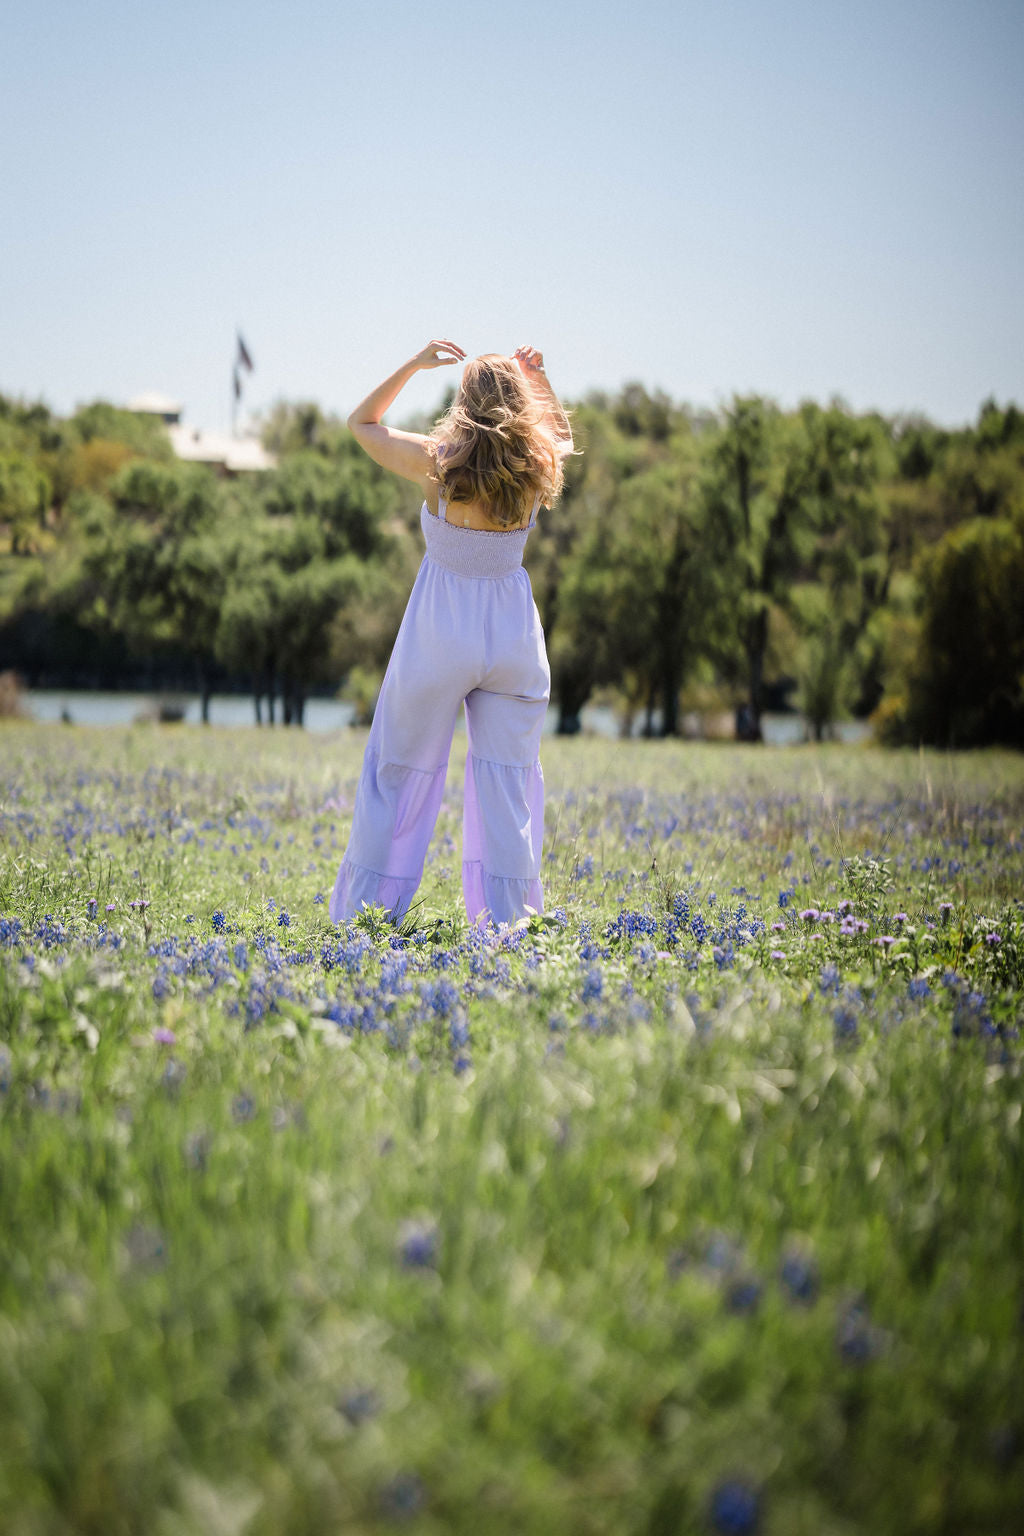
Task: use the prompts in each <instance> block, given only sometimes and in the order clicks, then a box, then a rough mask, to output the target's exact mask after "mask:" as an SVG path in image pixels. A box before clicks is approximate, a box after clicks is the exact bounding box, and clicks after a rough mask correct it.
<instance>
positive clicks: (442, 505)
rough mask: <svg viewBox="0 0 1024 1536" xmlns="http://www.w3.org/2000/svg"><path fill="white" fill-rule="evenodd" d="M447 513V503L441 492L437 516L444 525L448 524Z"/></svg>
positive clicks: (438, 494)
mask: <svg viewBox="0 0 1024 1536" xmlns="http://www.w3.org/2000/svg"><path fill="white" fill-rule="evenodd" d="M446 512H447V503H446V502H445V499H444V497H443V496H442V494H441V492H440V491H438V493H437V515H438V517H439V518H440V519H441V521H442V523H446V522H447V521H448V518H447V516H446Z"/></svg>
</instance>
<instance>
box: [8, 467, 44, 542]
mask: <svg viewBox="0 0 1024 1536" xmlns="http://www.w3.org/2000/svg"><path fill="white" fill-rule="evenodd" d="M50 494H51V488H50V482H49V480H48V479H47V477H46V475H44V474H43V472H42V470H41V469H39V467H38V466H37V465H36V464H35V463H34V462H33V461H32V459H30V458H28V457H26V456H25V455H24V454H22V453H5V454H0V524H6V525H7V532H8V537H9V540H10V551H11V554H12V555H36V554H38V553H39V550H40V535H41V533H42V532H43V530H44V529H45V527H46V513H47V509H48V507H49V505H50Z"/></svg>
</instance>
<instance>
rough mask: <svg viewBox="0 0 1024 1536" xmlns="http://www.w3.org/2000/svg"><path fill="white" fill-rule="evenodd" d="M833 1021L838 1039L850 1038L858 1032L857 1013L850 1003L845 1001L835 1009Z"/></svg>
mask: <svg viewBox="0 0 1024 1536" xmlns="http://www.w3.org/2000/svg"><path fill="white" fill-rule="evenodd" d="M832 1022H833V1024H834V1025H835V1037H836V1039H837V1040H850V1039H852V1038H853V1037H854V1036H855V1035H856V1033H857V1015H856V1013H855V1012H854V1010H853V1009H852V1008H851V1007H850V1006H849V1005H848V1004H845V1003H843V1004H840V1006H839V1007H838V1008H835V1009H833V1011H832Z"/></svg>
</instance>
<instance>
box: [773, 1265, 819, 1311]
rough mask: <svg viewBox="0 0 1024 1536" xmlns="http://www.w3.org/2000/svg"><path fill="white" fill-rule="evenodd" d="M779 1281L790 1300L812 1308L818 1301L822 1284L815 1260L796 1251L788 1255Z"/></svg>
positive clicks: (781, 1267)
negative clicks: (814, 1302) (813, 1303)
mask: <svg viewBox="0 0 1024 1536" xmlns="http://www.w3.org/2000/svg"><path fill="white" fill-rule="evenodd" d="M779 1279H780V1281H781V1282H782V1285H783V1287H784V1289H785V1290H786V1292H787V1294H788V1296H789V1298H790V1300H792V1301H795V1302H800V1303H801V1304H802V1305H804V1306H810V1305H811V1303H812V1302H813V1301H815V1300H816V1299H817V1296H818V1288H819V1283H820V1282H819V1276H818V1269H817V1265H816V1264H815V1263H814V1261H813V1259H810V1258H807V1257H805V1256H804V1255H803V1254H801V1253H799V1252H795V1251H794V1252H791V1253H787V1254H786V1255H785V1256H784V1258H783V1260H782V1263H781V1265H780V1267H779Z"/></svg>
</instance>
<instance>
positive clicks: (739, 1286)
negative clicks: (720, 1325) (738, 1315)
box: [725, 1275, 761, 1312]
mask: <svg viewBox="0 0 1024 1536" xmlns="http://www.w3.org/2000/svg"><path fill="white" fill-rule="evenodd" d="M760 1299H761V1282H760V1280H758V1279H757V1278H756V1276H753V1275H746V1276H740V1277H738V1278H737V1279H735V1280H733V1281H732V1283H731V1284H730V1286H729V1288H728V1290H727V1291H726V1293H725V1305H726V1307H727V1309H728V1310H729V1311H730V1312H753V1311H755V1310H756V1308H757V1304H758V1302H759V1301H760Z"/></svg>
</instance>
